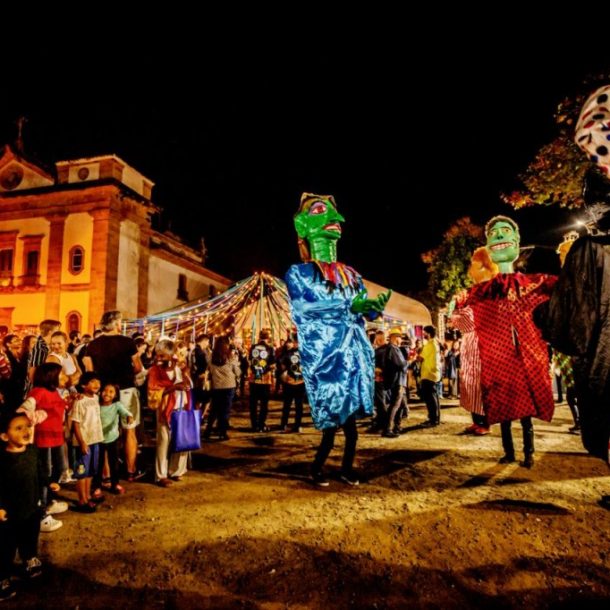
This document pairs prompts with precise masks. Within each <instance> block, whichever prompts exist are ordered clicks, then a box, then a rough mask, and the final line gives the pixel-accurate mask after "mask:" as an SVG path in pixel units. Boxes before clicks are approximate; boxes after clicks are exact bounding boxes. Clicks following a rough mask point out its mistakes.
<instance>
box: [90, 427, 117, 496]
mask: <svg viewBox="0 0 610 610" xmlns="http://www.w3.org/2000/svg"><path fill="white" fill-rule="evenodd" d="M106 455H107V456H108V469H109V470H110V482H111V484H112V486H113V487H114V486H116V485H118V484H119V439H118V438H117V439H116V441H112V443H100V462H99V469H98V471H97V474H96V475H95V476H94V477H93V482H92V484H91V486H92V488H93V489H99V488H100V487H101V486H102V477H103V473H104V456H106Z"/></svg>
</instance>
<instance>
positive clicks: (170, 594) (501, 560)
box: [3, 403, 610, 610]
mask: <svg viewBox="0 0 610 610" xmlns="http://www.w3.org/2000/svg"><path fill="white" fill-rule="evenodd" d="M245 415H246V411H245V409H244V408H243V407H242V406H240V404H239V403H236V405H235V410H234V417H233V419H232V424H233V426H234V428H233V429H232V430H231V431H230V435H231V439H230V440H229V441H226V442H219V441H212V442H208V443H205V444H204V447H203V449H202V450H201V451H200V452H197V453H195V454H193V456H192V465H193V470H192V471H190V472H189V473H188V475H187V476H186V478H185V479H184V480H183V481H182V482H179V483H176V484H174V485H173V486H172V487H171V488H169V489H161V488H159V487H157V486H155V485H153V484H151V481H148V482H146V481H145V480H144V481H141V482H138V483H132V484H127V483H126V484H125V485H126V487H127V488H128V491H127V494H126V495H124V496H121V497H115V496H108V497H107V500H106V502H105V503H104V504H102V505H101V508H100V510H99V511H98V513H97V514H95V515H81V514H77V513H73V512H68V513H64V514H63V515H60V516H59V518H61V519H62V520H63V522H64V526H63V528H61V529H60V530H58V531H56V532H53V533H50V534H42V535H41V536H42V549H41V551H42V553H41V554H42V557H43V559H44V561H45V564H46V572H45V574H44V575H43V576H42V577H40V578H39V579H37V582H35V583H33V586H32V588H31V589H30V590H28V591H23V590H22V591H20V594H19V596H18V597H17V598H15V599H14V600H12V601H10V602H7V603H5V604H3V606H4V607H7V608H62V609H64V610H67V609H70V608H79V609H84V608H109V607H111V606H115V607H116V608H159V609H161V608H214V609H224V608H227V609H229V608H231V609H232V608H244V609H255V608H256V609H267V610H271V609H276V608H293V609H301V608H376V609H382V608H410V609H411V608H412V609H417V608H449V609H451V608H491V607H493V608H498V609H502V608H528V609H530V608H573V607H576V606H577V605H578V607H579V608H608V607H610V571H609V567H610V512H609V511H606V510H604V509H602V508H600V507H599V506H598V505H597V500H598V499H599V497H600V495H601V494H602V493H610V478H609V476H608V475H610V471H609V470H608V468H607V467H606V466H605V465H604V464H603V463H602V462H600V461H599V460H596V459H593V458H590V457H588V456H587V455H586V454H585V453H584V452H583V449H582V445H581V442H580V438H579V437H578V436H574V435H571V434H569V433H568V427H569V426H570V425H571V418H570V412H569V409H568V408H567V406H566V405H562V406H559V407H558V409H557V411H556V415H555V419H554V420H553V422H552V423H551V424H547V423H543V422H538V421H537V422H536V423H535V431H536V450H537V452H536V464H535V466H534V468H533V469H532V470H527V469H525V468H521V467H519V466H518V464H510V465H500V464H498V463H497V460H498V458H499V457H500V456H501V455H502V451H501V443H500V436H499V426H495V427H494V429H493V432H492V434H490V435H489V436H486V437H471V436H465V435H463V434H462V431H463V429H464V427H465V426H466V425H468V423H470V419H469V415H468V414H467V413H466V412H465V411H463V410H462V409H460V408H459V407H457V406H455V403H453V404H451V403H446V404H445V405H444V408H443V412H442V420H443V424H442V425H441V426H439V427H438V428H435V429H420V428H418V426H417V424H419V423H421V422H422V421H423V420H424V419H425V409H424V408H423V405H421V404H419V405H415V406H413V407H412V409H411V414H410V416H409V419H408V421H407V422H405V424H406V425H407V427H408V428H409V430H408V432H407V433H406V434H403V435H402V436H401V437H400V438H398V439H385V438H381V437H379V436H378V435H372V434H367V433H365V427H362V428H360V430H361V435H360V440H359V445H358V447H359V450H358V456H357V468H358V470H359V472H360V473H361V475H362V477H363V479H364V481H363V484H362V485H360V486H359V487H349V486H345V485H344V484H342V483H340V482H339V481H338V480H333V481H331V485H330V487H329V488H327V489H324V490H321V489H318V488H314V487H312V486H311V485H310V484H309V482H308V480H307V474H308V466H309V463H310V461H311V459H312V456H313V452H314V448H315V447H316V446H317V443H318V442H319V439H320V434H319V433H318V432H316V431H315V430H314V429H313V427H312V426H311V424H310V423H307V424H306V427H305V428H304V430H303V433H302V434H279V433H277V432H272V433H269V434H252V433H250V432H247V431H246V430H247V428H246V426H247V419H246V417H245ZM309 421H310V420H309V419H308V418H306V422H309ZM269 423H270V424H272V425H273V424H278V423H279V403H273V404H272V410H271V413H270V418H269ZM514 430H515V440H516V447H517V449H518V452H519V450H520V449H521V446H522V445H521V438H520V426H519V425H518V424H517V425H516V426H514ZM342 445H343V440H342V436H341V435H338V442H337V447H336V448H335V450H334V451H333V453H332V455H331V459H330V460H329V463H328V467H329V468H328V470H329V473H330V474H331V475H332V473H333V472H334V473H336V472H337V470H338V468H339V464H340V456H341V453H342ZM152 452H153V449H152V447H145V448H144V451H143V457H144V458H145V459H148V460H149V461H151V460H152ZM62 493H64V496H65V497H66V499H70V500H72V499H74V497H75V493H74V491H73V490H71V489H69V488H68V489H65V490H62Z"/></svg>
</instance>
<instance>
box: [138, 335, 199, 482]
mask: <svg viewBox="0 0 610 610" xmlns="http://www.w3.org/2000/svg"><path fill="white" fill-rule="evenodd" d="M174 351H175V348H174V342H173V341H169V340H167V339H162V340H161V341H159V342H158V343H157V345H156V346H155V363H154V364H153V366H151V367H150V369H149V371H148V406H149V407H150V408H156V411H157V458H156V460H155V482H156V483H157V485H159V486H161V487H169V486H170V485H171V484H172V480H174V481H179V480H180V479H181V478H182V477H183V476H184V474H185V473H186V468H187V458H188V451H180V452H176V451H173V452H171V456H170V457H169V459H168V454H169V453H170V441H171V440H172V434H174V435H175V434H176V433H177V430H172V429H171V428H170V426H171V425H172V420H173V418H172V414H173V413H174V411H177V410H181V409H185V408H189V402H190V401H189V398H190V389H191V387H192V384H191V380H190V377H189V376H188V370H187V369H186V368H184V369H183V368H181V367H180V366H179V364H178V363H177V362H176V361H175V360H174Z"/></svg>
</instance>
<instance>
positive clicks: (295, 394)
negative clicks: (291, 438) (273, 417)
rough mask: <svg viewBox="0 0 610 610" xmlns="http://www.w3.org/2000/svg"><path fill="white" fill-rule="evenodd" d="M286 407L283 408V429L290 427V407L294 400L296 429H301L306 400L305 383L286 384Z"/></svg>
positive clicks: (284, 391) (284, 389)
mask: <svg viewBox="0 0 610 610" xmlns="http://www.w3.org/2000/svg"><path fill="white" fill-rule="evenodd" d="M282 391H283V393H284V406H283V408H282V424H281V425H282V429H283V428H285V427H286V426H287V425H288V418H289V417H290V407H291V405H292V401H293V400H294V427H295V429H296V428H300V427H301V420H302V419H303V401H304V400H305V384H304V383H285V384H284V388H283V390H282Z"/></svg>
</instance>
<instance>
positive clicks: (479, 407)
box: [449, 246, 499, 436]
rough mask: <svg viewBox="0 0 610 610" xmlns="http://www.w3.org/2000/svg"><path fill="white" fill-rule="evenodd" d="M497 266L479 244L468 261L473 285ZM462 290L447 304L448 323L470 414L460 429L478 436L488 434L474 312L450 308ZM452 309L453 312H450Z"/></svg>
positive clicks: (490, 275) (487, 277)
mask: <svg viewBox="0 0 610 610" xmlns="http://www.w3.org/2000/svg"><path fill="white" fill-rule="evenodd" d="M498 272H499V269H498V265H496V263H494V262H493V261H492V260H491V256H490V255H489V250H488V249H487V248H486V247H485V246H482V247H480V248H477V249H476V250H475V251H474V253H473V255H472V259H471V262H470V268H469V269H468V276H469V277H470V279H471V280H472V281H473V282H474V283H475V284H480V283H481V282H486V281H488V280H491V279H492V278H494V277H495V276H496V275H498ZM467 296H468V293H467V292H464V293H462V294H461V295H460V296H458V297H457V299H456V300H455V301H452V302H451V304H450V306H449V307H450V311H449V315H450V320H451V325H452V326H453V327H454V328H457V329H458V330H459V331H460V333H461V334H462V343H461V347H460V360H461V366H460V406H462V407H464V409H466V410H467V411H469V412H470V413H471V414H472V426H468V428H466V430H465V431H464V432H466V433H468V434H476V435H477V436H482V435H484V434H489V424H488V423H487V417H486V415H485V410H484V408H483V397H482V392H481V355H480V352H479V338H478V337H477V334H476V332H475V325H474V312H473V311H472V307H458V309H457V310H456V311H453V307H454V306H455V304H456V302H459V303H461V302H462V301H463V300H464V299H465V298H467ZM452 311H453V313H451V312H452Z"/></svg>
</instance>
